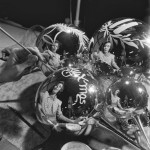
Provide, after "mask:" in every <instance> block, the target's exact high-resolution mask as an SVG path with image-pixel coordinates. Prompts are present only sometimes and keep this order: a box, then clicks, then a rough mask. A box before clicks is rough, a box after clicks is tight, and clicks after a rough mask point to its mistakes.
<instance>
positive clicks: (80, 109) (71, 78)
mask: <svg viewBox="0 0 150 150" xmlns="http://www.w3.org/2000/svg"><path fill="white" fill-rule="evenodd" d="M60 81H63V82H64V90H63V91H62V92H61V93H60V94H59V95H58V96H57V97H58V99H60V100H61V101H62V112H63V115H65V116H66V117H68V118H72V119H77V118H78V117H81V116H87V115H88V114H89V113H90V112H91V111H92V110H93V108H94V105H95V103H96V101H95V100H96V93H97V82H96V80H95V78H94V77H93V75H92V74H91V72H89V71H88V70H86V69H79V68H72V67H66V68H63V69H60V70H58V71H56V72H55V73H53V74H52V75H50V76H49V77H47V79H46V80H45V81H44V82H43V83H42V84H41V85H40V87H39V90H38V91H37V94H36V99H35V101H36V103H38V101H39V93H40V91H41V90H42V91H43V90H50V89H51V88H53V86H54V85H55V84H56V83H58V82H60Z"/></svg>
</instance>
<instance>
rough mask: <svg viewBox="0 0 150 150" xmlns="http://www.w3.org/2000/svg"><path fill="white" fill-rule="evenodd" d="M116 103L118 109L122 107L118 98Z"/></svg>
mask: <svg viewBox="0 0 150 150" xmlns="http://www.w3.org/2000/svg"><path fill="white" fill-rule="evenodd" d="M117 105H118V107H119V108H120V109H123V108H122V106H121V104H120V98H119V99H118V102H117Z"/></svg>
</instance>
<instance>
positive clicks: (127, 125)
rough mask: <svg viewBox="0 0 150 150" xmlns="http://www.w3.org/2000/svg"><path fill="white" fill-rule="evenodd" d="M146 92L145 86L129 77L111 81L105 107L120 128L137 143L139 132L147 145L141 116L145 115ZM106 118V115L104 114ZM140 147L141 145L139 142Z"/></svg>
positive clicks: (147, 141)
mask: <svg viewBox="0 0 150 150" xmlns="http://www.w3.org/2000/svg"><path fill="white" fill-rule="evenodd" d="M147 105H148V93H147V90H146V88H145V86H144V85H143V84H142V83H141V82H139V81H137V80H135V79H133V78H129V77H125V78H122V79H119V80H118V81H116V82H115V83H113V84H112V85H111V86H110V87H109V88H108V89H107V92H106V109H107V110H108V111H109V112H110V113H111V114H112V115H113V116H114V117H115V118H116V122H118V123H119V124H120V130H122V131H123V132H125V133H126V134H127V135H128V136H130V137H131V138H135V139H136V140H137V142H138V143H140V141H139V137H138V136H139V134H138V132H140V133H141V134H142V135H143V136H144V137H145V139H146V143H147V145H148V147H150V144H149V140H148V138H147V136H146V133H145V132H144V128H143V124H144V123H143V122H142V121H141V116H143V115H144V117H146V120H147V121H149V119H148V118H147V117H149V116H147V115H145V114H146V113H147ZM106 118H107V116H106ZM139 146H140V147H141V145H140V144H139Z"/></svg>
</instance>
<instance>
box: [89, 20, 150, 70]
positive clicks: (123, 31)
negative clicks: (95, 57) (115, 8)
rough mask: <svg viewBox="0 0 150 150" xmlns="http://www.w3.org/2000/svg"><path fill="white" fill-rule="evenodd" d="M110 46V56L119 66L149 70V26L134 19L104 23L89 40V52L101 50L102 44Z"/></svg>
mask: <svg viewBox="0 0 150 150" xmlns="http://www.w3.org/2000/svg"><path fill="white" fill-rule="evenodd" d="M106 41H110V42H111V44H112V50H111V51H110V52H111V53H112V54H114V55H115V56H116V62H117V64H118V65H119V67H121V66H129V67H131V66H141V67H146V68H149V65H150V63H149V58H150V50H149V48H150V33H149V26H148V25H147V24H145V23H144V22H142V21H140V20H137V19H134V18H116V19H112V20H110V21H108V22H106V23H104V24H103V25H102V26H101V27H100V28H99V29H98V30H97V31H96V32H95V33H94V35H93V37H92V38H91V40H90V44H89V48H90V50H91V52H94V51H97V50H99V49H100V50H101V47H102V45H103V43H104V42H106Z"/></svg>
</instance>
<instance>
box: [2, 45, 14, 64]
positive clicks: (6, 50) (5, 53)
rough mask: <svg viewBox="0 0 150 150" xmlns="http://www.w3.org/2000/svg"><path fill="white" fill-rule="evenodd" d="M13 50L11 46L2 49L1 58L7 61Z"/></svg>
mask: <svg viewBox="0 0 150 150" xmlns="http://www.w3.org/2000/svg"><path fill="white" fill-rule="evenodd" d="M11 52H12V50H11V49H10V48H4V49H2V51H1V59H2V60H4V61H7V59H8V58H9V56H10V54H11Z"/></svg>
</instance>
